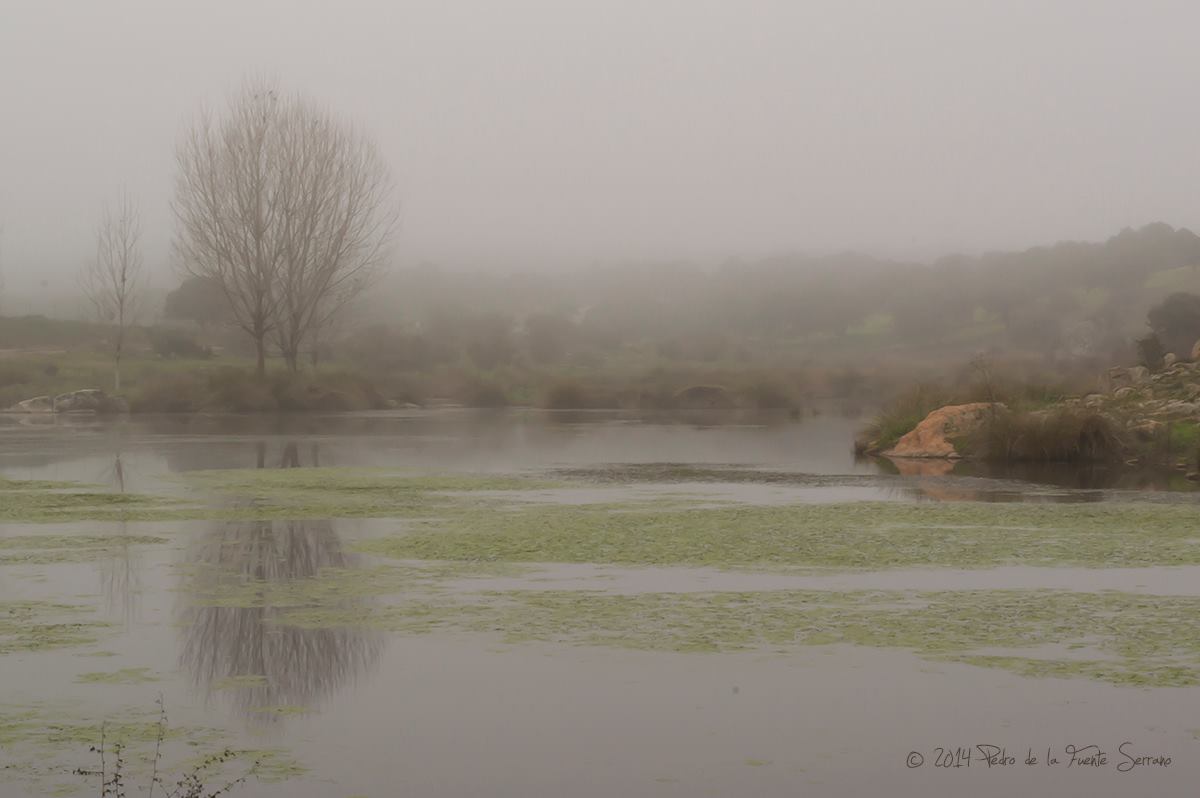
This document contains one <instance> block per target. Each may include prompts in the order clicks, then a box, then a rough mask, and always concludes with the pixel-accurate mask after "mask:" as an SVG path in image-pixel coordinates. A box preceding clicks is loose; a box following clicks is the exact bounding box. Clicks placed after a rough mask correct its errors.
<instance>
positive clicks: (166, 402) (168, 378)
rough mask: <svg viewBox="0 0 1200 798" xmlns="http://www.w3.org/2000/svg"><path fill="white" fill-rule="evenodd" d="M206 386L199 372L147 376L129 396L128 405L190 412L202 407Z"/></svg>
mask: <svg viewBox="0 0 1200 798" xmlns="http://www.w3.org/2000/svg"><path fill="white" fill-rule="evenodd" d="M206 389H207V385H206V384H205V380H204V375H202V374H196V373H188V374H164V375H159V376H156V377H150V378H148V379H145V380H143V381H142V383H141V385H139V386H138V389H137V391H136V392H134V393H133V395H132V396H131V397H130V400H129V407H130V409H131V410H133V411H134V412H137V413H194V412H196V411H197V410H200V409H201V408H202V407H203V403H204V397H205V394H206V392H207V390H206Z"/></svg>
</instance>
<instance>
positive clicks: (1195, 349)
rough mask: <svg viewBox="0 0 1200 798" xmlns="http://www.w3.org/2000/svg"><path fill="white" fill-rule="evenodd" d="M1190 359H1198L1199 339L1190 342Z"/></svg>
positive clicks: (1199, 358) (1199, 351) (1199, 355)
mask: <svg viewBox="0 0 1200 798" xmlns="http://www.w3.org/2000/svg"><path fill="white" fill-rule="evenodd" d="M1192 360H1200V341H1197V342H1196V343H1194V344H1192Z"/></svg>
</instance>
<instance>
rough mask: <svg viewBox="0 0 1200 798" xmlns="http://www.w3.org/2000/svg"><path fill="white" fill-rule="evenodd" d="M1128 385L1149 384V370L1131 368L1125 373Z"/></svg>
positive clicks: (1140, 367) (1143, 367) (1139, 367)
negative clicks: (1127, 377)
mask: <svg viewBox="0 0 1200 798" xmlns="http://www.w3.org/2000/svg"><path fill="white" fill-rule="evenodd" d="M1125 373H1126V374H1127V375H1129V384H1130V385H1145V384H1146V383H1148V382H1150V369H1148V368H1146V367H1145V366H1132V367H1130V368H1129V369H1128V370H1127V371H1126V372H1125Z"/></svg>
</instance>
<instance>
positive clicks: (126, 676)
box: [75, 668, 159, 684]
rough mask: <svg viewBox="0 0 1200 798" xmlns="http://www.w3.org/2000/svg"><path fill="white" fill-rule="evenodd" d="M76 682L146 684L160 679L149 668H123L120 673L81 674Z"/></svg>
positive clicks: (97, 672)
mask: <svg viewBox="0 0 1200 798" xmlns="http://www.w3.org/2000/svg"><path fill="white" fill-rule="evenodd" d="M75 681H77V682H80V683H83V684H146V683H147V682H157V681H159V678H158V677H157V676H155V675H154V674H153V673H151V672H150V669H149V668H122V669H121V670H119V671H96V672H93V673H81V674H79V676H77V677H76V678H75Z"/></svg>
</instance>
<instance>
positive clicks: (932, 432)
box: [883, 402, 1006, 459]
mask: <svg viewBox="0 0 1200 798" xmlns="http://www.w3.org/2000/svg"><path fill="white" fill-rule="evenodd" d="M1005 410H1006V408H1005V407H1004V405H1002V404H999V403H996V404H992V403H990V402H972V403H971V404H965V405H948V406H946V407H942V408H938V409H937V410H934V411H933V412H932V413H930V414H929V415H927V416H926V417H925V419H924V420H923V421H922V422H921V423H920V424H918V425H917V426H916V428H914V429H913V430H912V431H911V432H909V433H908V434H906V435H905V436H904V437H902V438H901V439H900V440H899V441H897V442H896V445H895V446H893V447H892V448H891V449H888V450H887V451H886V452H884V453H883V454H884V456H886V457H943V458H950V459H954V458H959V457H962V454H961V453H960V452H959V451H958V450H957V449H955V448H954V443H953V441H952V439H953V438H960V437H965V436H968V435H971V434H972V433H974V432H976V431H977V430H978V429H979V428H980V427H981V426H982V425H983V423H984V422H985V421H986V420H987V419H988V418H989V417H991V415H992V414H993V413H998V412H1004V411H1005Z"/></svg>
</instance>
